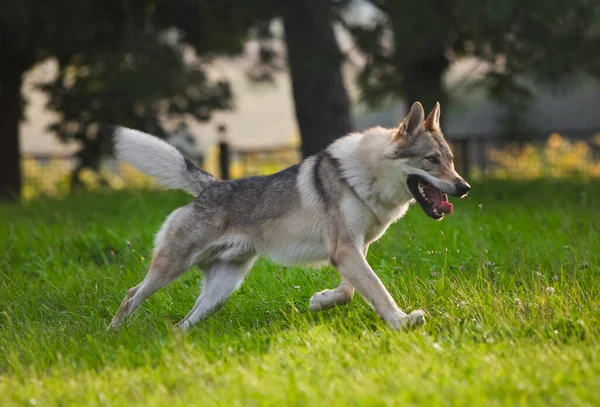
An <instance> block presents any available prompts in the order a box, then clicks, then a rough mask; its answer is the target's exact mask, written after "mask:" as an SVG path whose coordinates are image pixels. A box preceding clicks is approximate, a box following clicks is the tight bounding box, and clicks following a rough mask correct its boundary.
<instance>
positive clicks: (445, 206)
mask: <svg viewBox="0 0 600 407" xmlns="http://www.w3.org/2000/svg"><path fill="white" fill-rule="evenodd" d="M435 209H437V211H438V212H439V213H447V214H451V213H452V212H454V206H452V204H451V203H450V202H448V195H446V194H443V195H442V200H441V201H440V202H439V203H438V204H437V205H436V206H435Z"/></svg>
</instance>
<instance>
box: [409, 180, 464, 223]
mask: <svg viewBox="0 0 600 407" xmlns="http://www.w3.org/2000/svg"><path fill="white" fill-rule="evenodd" d="M407 184H408V189H409V190H410V192H411V193H412V194H413V196H414V197H415V199H416V201H417V202H418V203H419V205H421V208H423V211H424V212H425V213H426V214H427V216H429V217H431V218H433V219H442V218H443V217H444V215H445V214H448V215H449V214H451V213H452V212H454V207H453V206H452V204H451V203H450V202H448V195H446V194H445V193H443V192H442V191H440V190H439V189H437V188H436V187H434V186H433V185H431V184H430V183H429V182H427V181H425V179H424V178H423V177H421V176H420V175H415V174H412V175H409V176H408V180H407Z"/></svg>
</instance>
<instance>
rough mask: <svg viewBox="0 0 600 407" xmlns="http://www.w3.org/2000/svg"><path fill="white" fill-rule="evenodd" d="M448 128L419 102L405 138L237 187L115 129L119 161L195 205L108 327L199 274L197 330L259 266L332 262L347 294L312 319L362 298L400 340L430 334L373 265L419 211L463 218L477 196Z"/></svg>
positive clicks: (392, 135)
mask: <svg viewBox="0 0 600 407" xmlns="http://www.w3.org/2000/svg"><path fill="white" fill-rule="evenodd" d="M439 117H440V106H439V104H436V106H435V108H434V109H433V110H432V112H431V113H430V114H429V116H428V117H427V119H426V120H425V119H424V112H423V107H422V106H421V104H420V103H418V102H417V103H415V104H414V105H413V106H412V107H411V109H410V112H409V113H408V115H407V116H406V118H405V119H404V121H403V122H402V123H401V124H400V125H399V127H398V128H395V129H384V128H380V127H376V128H373V129H370V130H367V131H365V132H364V133H352V134H349V135H347V136H345V137H342V138H340V139H338V140H336V141H335V142H333V143H332V144H331V145H330V146H329V147H327V148H326V149H325V150H324V151H322V152H320V153H319V154H317V155H315V156H312V157H309V158H307V159H305V160H304V161H302V163H301V164H299V165H294V166H292V167H289V168H287V169H285V170H283V171H281V172H278V173H276V174H273V175H268V176H260V177H249V178H243V179H238V180H234V181H219V180H217V179H216V178H214V177H213V176H212V175H210V174H208V173H207V172H205V171H203V170H201V169H199V168H197V167H195V166H194V165H193V164H192V163H191V162H190V161H189V160H187V159H186V158H185V157H184V156H183V155H182V154H181V153H180V152H179V151H178V150H176V149H175V148H173V147H172V146H171V145H169V144H167V143H166V142H164V141H162V140H160V139H158V138H155V137H152V136H150V135H147V134H144V133H141V132H138V131H135V130H130V129H126V128H122V127H119V128H116V129H115V130H114V136H115V144H116V153H117V156H118V157H119V158H120V159H122V160H124V161H126V162H128V163H129V164H131V165H133V166H134V167H136V168H138V169H140V170H141V171H144V172H146V173H147V174H149V175H151V176H154V177H155V178H156V179H157V180H158V181H159V182H160V183H161V184H162V185H164V186H165V187H167V188H180V189H183V190H185V191H187V192H189V193H190V194H192V195H194V196H195V197H196V198H195V199H194V200H193V201H192V202H191V203H190V204H188V205H186V206H184V207H182V208H179V209H176V210H175V211H174V212H173V213H171V214H170V215H169V217H168V218H167V219H166V221H165V222H164V224H163V225H162V227H161V228H160V230H159V232H158V233H157V235H156V241H155V248H154V256H153V259H152V263H151V265H150V270H149V271H148V274H147V275H146V277H145V278H144V280H143V281H142V282H141V283H140V284H139V285H137V286H135V287H133V288H131V289H129V290H128V291H127V294H126V295H125V298H124V299H123V302H122V303H121V306H120V308H119V310H118V311H117V313H116V315H115V317H114V318H113V320H112V322H111V324H110V327H109V328H112V329H118V328H119V327H120V326H121V325H122V323H123V321H124V320H125V319H126V318H127V317H128V316H129V315H131V314H132V313H133V312H134V311H135V310H136V309H137V308H138V307H139V306H140V304H141V303H142V302H143V301H144V300H145V299H147V298H148V297H149V296H151V295H152V294H154V293H155V292H156V291H157V290H159V289H160V288H163V287H165V286H166V285H168V284H169V283H170V282H172V281H173V280H175V279H176V278H177V277H179V276H181V275H182V274H183V273H184V272H185V271H186V270H188V269H190V268H191V267H193V266H198V268H199V269H200V270H201V271H202V273H203V289H202V293H201V294H200V296H199V297H198V300H197V301H196V304H195V305H194V307H193V308H192V310H191V311H190V312H189V313H188V314H187V315H186V316H185V317H184V318H183V320H182V321H181V322H180V323H179V324H178V326H179V327H180V328H182V329H188V328H189V327H191V326H192V325H194V324H195V323H197V322H198V321H200V320H202V319H204V318H206V317H207V316H209V315H210V314H211V313H213V312H215V311H217V310H218V309H219V308H220V307H221V306H222V305H223V304H224V303H225V302H226V301H227V299H228V298H229V297H230V296H231V294H232V293H233V292H234V291H235V290H236V289H237V288H238V287H239V286H240V285H241V284H242V282H243V280H244V277H245V276H246V274H247V273H248V271H249V270H250V268H251V267H252V264H253V263H254V261H255V260H256V258H257V256H261V255H262V256H266V257H268V258H270V259H271V260H272V261H274V262H276V263H278V264H281V265H299V264H312V265H315V264H323V263H327V262H329V263H330V264H331V265H333V266H334V267H335V268H336V269H337V270H338V272H339V273H340V275H341V282H340V285H339V286H338V287H337V288H335V289H332V290H325V291H321V292H318V293H316V294H314V295H313V297H312V298H311V300H310V305H309V308H310V309H311V310H312V311H319V310H325V309H329V308H332V307H335V306H339V305H343V304H346V303H348V302H349V301H350V300H352V297H353V296H354V290H355V289H356V290H358V292H359V293H360V295H361V296H362V297H363V298H364V299H365V300H366V301H367V302H368V303H369V304H371V305H372V306H373V307H374V308H375V310H376V311H377V314H378V315H379V316H380V317H381V318H383V319H384V320H385V321H387V323H388V324H389V325H390V326H391V327H393V328H394V329H401V328H408V327H413V326H417V325H422V324H423V323H424V322H425V318H424V315H425V314H424V312H423V311H421V310H416V311H413V312H411V313H410V314H408V315H407V314H406V313H404V312H403V311H402V310H401V309H400V308H399V307H398V306H397V305H396V303H395V302H394V300H393V299H392V297H391V296H390V294H389V293H388V291H387V290H386V288H385V287H384V285H383V284H382V283H381V281H380V280H379V278H378V277H377V275H376V274H375V273H374V272H373V270H372V269H371V267H370V266H369V264H368V263H367V261H366V259H365V256H366V254H367V250H368V247H369V244H371V243H372V242H374V241H376V240H377V239H379V238H380V237H381V236H382V235H383V233H384V232H385V231H386V229H387V228H388V227H389V226H390V224H392V223H393V222H394V221H396V220H398V219H399V218H401V217H402V216H403V215H404V214H405V213H406V211H407V209H408V207H409V205H410V204H411V203H412V202H414V201H416V202H418V203H419V205H420V206H421V207H422V209H423V210H424V211H425V213H426V214H427V215H428V216H430V217H432V218H434V219H441V218H442V217H443V216H444V214H449V213H452V210H453V208H452V204H450V203H449V202H448V199H447V195H448V194H449V195H454V196H459V197H463V196H465V195H466V194H467V192H468V191H469V189H470V186H469V185H468V184H467V183H466V182H465V181H464V180H463V179H462V178H461V177H460V176H459V175H458V174H457V173H456V171H455V170H454V164H453V161H452V160H453V156H452V153H451V151H450V148H449V147H448V144H447V143H446V141H445V140H444V136H443V134H442V133H441V130H440V125H439Z"/></svg>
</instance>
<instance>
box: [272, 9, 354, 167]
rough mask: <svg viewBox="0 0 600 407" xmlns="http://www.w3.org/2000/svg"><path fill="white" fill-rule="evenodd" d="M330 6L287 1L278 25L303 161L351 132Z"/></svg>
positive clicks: (348, 104) (339, 55)
mask: <svg viewBox="0 0 600 407" xmlns="http://www.w3.org/2000/svg"><path fill="white" fill-rule="evenodd" d="M330 7H331V4H330V2H329V1H325V0H288V1H286V2H284V6H283V23H284V26H285V38H286V44H287V53H288V63H289V69H290V75H291V80H292V92H293V95H294V104H295V109H296V119H297V121H298V126H299V128H300V136H301V139H302V155H303V156H304V157H308V156H310V155H313V154H315V153H317V152H319V151H320V150H322V149H324V148H325V147H327V145H329V144H330V143H331V142H332V141H333V140H335V139H336V138H338V137H341V136H344V135H345V134H347V133H349V132H351V131H352V120H351V117H350V99H349V97H348V93H347V92H346V88H345V87H344V82H343V80H342V72H341V63H342V53H341V52H340V49H339V46H338V43H337V41H336V38H335V35H334V32H333V20H332V17H331V9H330Z"/></svg>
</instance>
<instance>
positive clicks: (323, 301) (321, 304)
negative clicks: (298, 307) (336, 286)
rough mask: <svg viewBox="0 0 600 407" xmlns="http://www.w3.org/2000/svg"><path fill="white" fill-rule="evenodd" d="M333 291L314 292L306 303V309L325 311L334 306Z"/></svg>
mask: <svg viewBox="0 0 600 407" xmlns="http://www.w3.org/2000/svg"><path fill="white" fill-rule="evenodd" d="M335 306H336V304H335V291H334V290H323V291H319V292H318V293H315V294H314V295H313V296H312V297H311V298H310V302H309V303H308V309H309V310H311V311H312V312H319V311H325V310H328V309H331V308H333V307H335Z"/></svg>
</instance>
